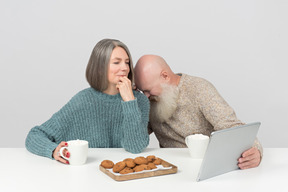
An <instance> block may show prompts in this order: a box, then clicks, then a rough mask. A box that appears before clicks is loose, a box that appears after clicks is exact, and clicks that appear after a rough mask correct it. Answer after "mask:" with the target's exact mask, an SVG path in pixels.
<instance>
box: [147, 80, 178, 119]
mask: <svg viewBox="0 0 288 192" xmlns="http://www.w3.org/2000/svg"><path fill="white" fill-rule="evenodd" d="M161 87H162V93H161V95H160V96H151V97H150V106H151V107H150V121H151V122H155V123H156V122H160V123H163V122H165V121H167V120H168V119H169V118H170V117H171V116H172V115H173V113H174V112H175V110H176V108H177V99H178V95H179V88H178V87H177V86H175V85H169V84H162V85H161Z"/></svg>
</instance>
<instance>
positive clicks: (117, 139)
mask: <svg viewBox="0 0 288 192" xmlns="http://www.w3.org/2000/svg"><path fill="white" fill-rule="evenodd" d="M86 78H87V81H88V83H89V84H90V86H91V87H90V88H87V89H84V90H82V91H80V92H79V93H77V94H76V95H75V96H74V97H73V98H72V99H71V100H70V101H69V102H68V103H67V104H66V105H65V106H64V107H62V108H61V109H60V110H59V111H58V112H56V113H55V114H54V115H53V116H52V117H51V118H50V119H49V120H48V121H46V122H45V123H43V124H42V125H40V126H35V127H34V128H32V129H31V130H30V132H29V134H28V136H27V138H26V148H27V149H28V150H29V151H30V152H32V153H34V154H37V155H41V156H45V157H48V158H51V159H53V158H54V159H56V160H58V161H60V162H62V163H67V164H69V161H67V160H65V159H63V158H62V157H61V156H59V150H60V148H62V147H64V146H65V145H67V143H66V141H68V140H75V139H81V140H87V141H88V142H89V147H92V148H122V147H123V148H124V149H125V150H127V151H129V152H131V153H140V152H141V151H142V150H143V149H144V148H146V147H147V145H148V143H149V135H148V131H147V124H148V119H149V101H148V99H147V97H145V95H143V94H142V93H140V92H136V91H134V90H133V89H132V82H133V78H134V73H133V63H132V58H131V55H130V52H129V50H128V48H127V46H126V45H125V44H123V43H122V42H120V41H118V40H114V39H103V40H101V41H100V42H98V43H97V44H96V46H95V47H94V49H93V51H92V53H91V56H90V60H89V62H88V65H87V69H86ZM64 155H65V156H66V157H69V156H70V155H71V154H70V153H69V151H66V152H65V154H64Z"/></svg>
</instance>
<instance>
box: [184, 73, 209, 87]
mask: <svg viewBox="0 0 288 192" xmlns="http://www.w3.org/2000/svg"><path fill="white" fill-rule="evenodd" d="M182 77H183V83H184V84H186V85H190V86H193V87H194V88H203V86H209V87H210V86H211V85H212V84H211V83H210V82H209V81H208V80H207V79H204V78H202V77H196V76H191V75H187V74H183V73H182Z"/></svg>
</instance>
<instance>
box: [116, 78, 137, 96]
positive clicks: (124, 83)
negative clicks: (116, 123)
mask: <svg viewBox="0 0 288 192" xmlns="http://www.w3.org/2000/svg"><path fill="white" fill-rule="evenodd" d="M119 80H120V81H119V82H118V83H117V85H116V88H117V89H118V90H119V92H120V95H121V97H122V99H123V101H131V100H134V99H135V97H134V94H133V91H132V85H131V81H130V79H128V78H127V77H120V78H119Z"/></svg>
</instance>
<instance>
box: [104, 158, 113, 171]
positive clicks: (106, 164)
mask: <svg viewBox="0 0 288 192" xmlns="http://www.w3.org/2000/svg"><path fill="white" fill-rule="evenodd" d="M101 166H102V167H104V168H105V169H111V168H113V166H114V163H113V162H112V161H110V160H104V161H102V162H101Z"/></svg>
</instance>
